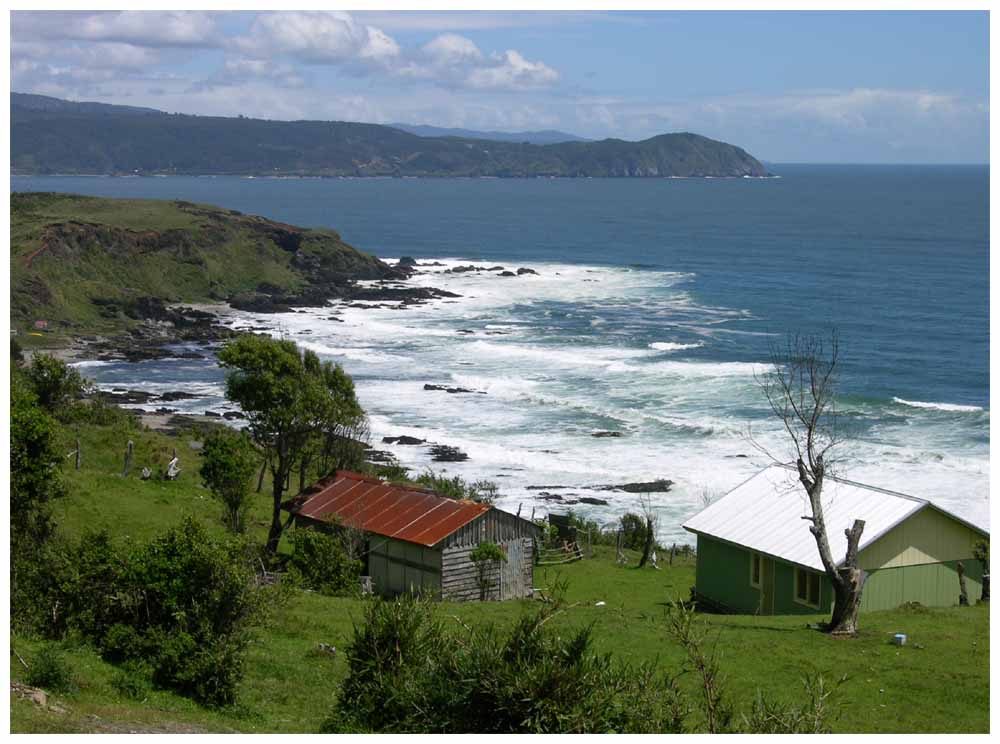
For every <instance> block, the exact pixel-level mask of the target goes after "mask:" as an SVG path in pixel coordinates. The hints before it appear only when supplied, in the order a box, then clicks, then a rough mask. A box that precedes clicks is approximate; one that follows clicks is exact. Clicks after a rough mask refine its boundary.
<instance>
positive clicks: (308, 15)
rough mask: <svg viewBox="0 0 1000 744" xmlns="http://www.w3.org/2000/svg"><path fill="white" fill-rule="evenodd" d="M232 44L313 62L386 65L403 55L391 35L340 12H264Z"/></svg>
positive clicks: (259, 54)
mask: <svg viewBox="0 0 1000 744" xmlns="http://www.w3.org/2000/svg"><path fill="white" fill-rule="evenodd" d="M232 46H234V47H235V48H237V49H239V50H240V51H242V52H243V53H245V54H247V55H249V56H254V57H258V58H259V57H265V56H271V55H275V54H284V55H288V56H291V57H294V58H296V59H299V60H301V61H304V62H309V63H313V64H343V63H350V62H355V61H359V60H360V61H364V62H367V63H372V64H376V65H385V64H390V63H391V62H392V60H394V59H396V58H397V57H398V56H399V45H398V44H397V43H396V42H395V40H393V39H392V38H391V37H390V36H388V35H387V34H385V33H384V32H382V31H380V30H379V29H377V28H373V27H371V26H365V25H361V24H358V23H356V22H355V21H354V19H353V18H352V17H351V16H350V15H349V14H348V13H339V12H330V13H326V12H301V13H264V14H261V15H259V16H257V18H256V19H255V20H254V22H253V25H252V26H251V28H250V33H249V34H248V35H246V36H242V37H238V38H236V39H234V40H233V41H232Z"/></svg>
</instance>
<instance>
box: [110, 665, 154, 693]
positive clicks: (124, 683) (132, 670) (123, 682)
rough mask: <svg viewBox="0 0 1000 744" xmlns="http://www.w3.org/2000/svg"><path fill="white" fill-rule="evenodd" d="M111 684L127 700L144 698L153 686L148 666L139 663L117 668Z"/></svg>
mask: <svg viewBox="0 0 1000 744" xmlns="http://www.w3.org/2000/svg"><path fill="white" fill-rule="evenodd" d="M111 686H112V687H113V688H114V689H115V691H116V692H117V693H118V694H119V695H121V696H122V697H123V698H126V699H127V700H144V699H145V698H146V697H148V696H149V691H150V688H151V687H152V684H151V680H150V671H149V669H148V667H146V666H145V665H143V664H139V663H133V662H130V663H127V664H125V665H123V666H122V667H121V668H120V669H117V670H115V673H114V674H113V675H112V677H111Z"/></svg>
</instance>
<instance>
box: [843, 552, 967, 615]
mask: <svg viewBox="0 0 1000 744" xmlns="http://www.w3.org/2000/svg"><path fill="white" fill-rule="evenodd" d="M957 563H958V561H945V562H942V563H925V564H923V565H919V566H898V567H896V568H882V569H878V570H875V571H870V572H869V573H868V578H867V580H866V581H865V588H864V591H863V592H862V594H861V609H862V611H865V612H868V611H872V610H891V609H892V608H894V607H899V605H901V604H903V603H904V602H919V603H920V604H922V605H925V606H927V607H950V606H952V605H957V604H958V595H959V585H958V570H957V568H956V567H955V566H956V564H957ZM962 565H963V566H964V568H965V585H966V591H967V593H968V595H969V604H976V603H977V602H978V601H979V598H980V597H981V596H982V593H983V584H982V576H983V570H982V567H981V566H980V564H979V561H976V560H971V559H970V560H965V561H962Z"/></svg>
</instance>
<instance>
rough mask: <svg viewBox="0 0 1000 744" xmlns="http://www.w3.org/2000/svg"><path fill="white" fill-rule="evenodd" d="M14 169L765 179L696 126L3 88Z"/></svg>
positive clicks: (738, 152) (735, 150) (758, 168)
mask: <svg viewBox="0 0 1000 744" xmlns="http://www.w3.org/2000/svg"><path fill="white" fill-rule="evenodd" d="M11 170H12V172H13V173H15V174H45V173H64V174H135V173H138V174H150V175H152V174H187V175H195V174H198V175H202V174H206V175H207V174H220V175H221V174H234V175H256V176H261V175H270V176H275V175H287V176H293V175H312V176H498V177H518V176H562V177H666V176H675V177H676V176H686V177H699V176H701V177H706V176H712V177H740V176H765V175H767V171H766V169H765V168H764V166H763V165H762V164H761V163H760V162H759V161H758V160H757V159H756V158H754V157H753V156H751V155H749V154H748V153H747V152H745V151H744V150H742V149H741V148H739V147H736V146H734V145H729V144H726V143H725V142H718V141H716V140H711V139H708V138H707V137H702V136H700V135H697V134H690V133H680V134H663V135H659V136H657V137H652V138H650V139H647V140H643V141H641V142H626V141H624V140H617V139H606V140H601V141H597V142H561V143H556V144H548V145H533V144H527V143H522V142H495V141H486V140H481V139H465V138H461V137H420V136H417V135H415V134H411V133H409V132H404V131H402V130H400V129H394V128H392V127H387V126H381V125H378V124H359V123H353V122H339V121H270V120H266V119H247V118H225V117H213V116H188V115H184V114H168V113H164V112H161V111H156V110H153V109H139V108H135V107H127V106H109V105H106V104H94V103H76V102H71V101H61V100H59V99H53V98H47V97H45V96H35V95H25V94H19V93H12V94H11Z"/></svg>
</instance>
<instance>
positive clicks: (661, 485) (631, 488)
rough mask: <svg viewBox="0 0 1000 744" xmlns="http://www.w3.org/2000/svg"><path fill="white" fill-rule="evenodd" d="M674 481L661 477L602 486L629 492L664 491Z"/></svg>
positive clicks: (604, 488) (607, 488)
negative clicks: (652, 479)
mask: <svg viewBox="0 0 1000 744" xmlns="http://www.w3.org/2000/svg"><path fill="white" fill-rule="evenodd" d="M672 485H674V482H673V481H671V480H667V479H666V478H661V479H659V480H654V481H643V482H639V483H622V484H621V485H618V486H604V487H603V490H606V491H628V492H629V493H666V492H667V491H669V490H670V487H671V486H672Z"/></svg>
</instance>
